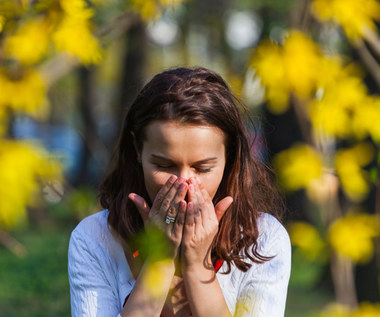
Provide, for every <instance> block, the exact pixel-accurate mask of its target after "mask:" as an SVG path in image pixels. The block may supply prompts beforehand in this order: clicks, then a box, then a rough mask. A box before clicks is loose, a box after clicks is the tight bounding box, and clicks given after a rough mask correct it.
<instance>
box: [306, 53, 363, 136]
mask: <svg viewBox="0 0 380 317" xmlns="http://www.w3.org/2000/svg"><path fill="white" fill-rule="evenodd" d="M322 66H323V68H322V69H321V73H323V74H327V77H326V75H321V76H320V78H319V80H320V84H321V85H323V86H322V87H323V88H322V89H321V91H320V92H321V96H320V97H319V98H318V99H315V100H314V101H313V102H312V103H311V112H310V117H311V121H312V123H313V126H314V127H315V128H316V129H322V130H323V131H324V133H326V134H328V135H332V136H337V137H347V136H350V135H352V134H353V133H354V131H353V126H352V117H353V115H355V114H356V113H357V112H360V111H361V108H362V105H363V103H365V102H366V100H367V99H368V96H367V89H366V86H365V85H364V84H363V82H362V79H361V78H360V77H358V76H355V75H354V74H352V73H351V72H352V71H351V69H349V68H347V69H344V68H343V67H341V66H340V65H339V62H338V61H333V60H330V61H328V62H327V61H326V62H325V63H324V65H322ZM327 69H330V71H327ZM325 70H326V71H325ZM328 78H329V79H328Z"/></svg>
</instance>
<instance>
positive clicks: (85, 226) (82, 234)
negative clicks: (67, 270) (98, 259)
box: [69, 210, 120, 258]
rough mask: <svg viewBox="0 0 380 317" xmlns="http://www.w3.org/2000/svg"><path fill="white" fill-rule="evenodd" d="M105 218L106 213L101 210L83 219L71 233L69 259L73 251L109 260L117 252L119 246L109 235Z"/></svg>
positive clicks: (109, 231)
mask: <svg viewBox="0 0 380 317" xmlns="http://www.w3.org/2000/svg"><path fill="white" fill-rule="evenodd" d="M107 217H108V211H107V210H103V211H100V212H97V213H95V214H93V215H90V216H88V217H86V218H84V219H83V220H82V221H81V222H80V223H79V224H78V225H77V226H76V228H75V229H74V230H73V232H72V233H71V238H70V245H69V257H70V256H71V255H74V254H73V253H75V252H72V251H74V250H75V249H77V250H79V251H86V252H88V253H90V254H92V255H95V254H97V255H102V256H106V257H111V258H112V255H113V254H114V253H115V252H119V249H120V245H119V244H118V243H117V242H116V240H115V239H114V237H113V235H112V234H111V230H110V228H109V226H108V223H107ZM73 246H76V248H74V247H73ZM115 249H116V250H115ZM113 250H115V252H113Z"/></svg>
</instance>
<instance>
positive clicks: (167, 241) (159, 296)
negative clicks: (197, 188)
mask: <svg viewBox="0 0 380 317" xmlns="http://www.w3.org/2000/svg"><path fill="white" fill-rule="evenodd" d="M186 193H187V184H186V182H185V180H184V179H181V178H179V179H177V178H176V177H175V176H172V177H170V178H169V180H168V181H167V182H166V184H165V185H164V186H163V187H162V188H161V190H160V191H159V192H158V194H157V196H156V198H155V200H154V202H153V206H152V208H151V209H149V207H148V205H147V204H146V202H145V200H144V199H143V198H142V197H140V196H138V195H136V194H130V195H129V197H130V199H131V200H132V201H133V202H134V203H135V205H136V207H137V208H138V210H139V212H140V214H141V216H142V218H143V220H144V223H145V230H146V232H149V230H151V229H150V228H153V230H159V231H160V232H163V233H164V235H159V236H158V237H159V238H161V241H156V240H155V241H149V243H157V244H161V245H164V246H165V249H166V250H167V254H166V255H165V257H164V258H162V257H160V255H159V254H158V257H157V254H148V256H147V259H146V261H145V263H144V265H143V267H142V269H141V271H140V274H139V276H138V278H137V280H136V283H135V286H134V288H133V290H132V292H131V294H130V297H129V299H128V302H127V304H126V305H125V307H124V308H123V310H122V312H121V316H122V317H124V316H128V317H134V316H136V317H137V316H141V317H148V316H159V315H160V313H161V311H162V309H163V307H164V304H165V300H166V297H167V295H168V293H169V289H170V286H171V283H172V280H173V277H174V273H175V259H176V257H177V254H178V249H179V245H180V243H181V240H182V231H183V224H184V221H185V211H186V202H185V201H184V198H185V196H186ZM167 215H169V216H171V217H173V218H175V222H174V223H169V224H167V223H165V217H166V216H167ZM153 249H154V248H153ZM141 251H143V250H141Z"/></svg>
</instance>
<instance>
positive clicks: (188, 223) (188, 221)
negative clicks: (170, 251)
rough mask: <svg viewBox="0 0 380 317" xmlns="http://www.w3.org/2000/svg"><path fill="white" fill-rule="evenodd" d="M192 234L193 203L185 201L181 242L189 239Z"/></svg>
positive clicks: (191, 237)
mask: <svg viewBox="0 0 380 317" xmlns="http://www.w3.org/2000/svg"><path fill="white" fill-rule="evenodd" d="M193 236H194V203H193V202H192V201H190V202H188V203H187V208H186V214H185V225H184V227H183V234H182V242H183V241H191V240H192V239H193Z"/></svg>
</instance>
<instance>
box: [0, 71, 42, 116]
mask: <svg viewBox="0 0 380 317" xmlns="http://www.w3.org/2000/svg"><path fill="white" fill-rule="evenodd" d="M0 91H1V94H0V107H10V108H12V109H14V110H20V111H24V112H26V113H29V114H31V115H33V116H38V115H40V114H41V110H45V109H44V107H46V105H47V101H46V87H45V82H44V80H43V78H42V77H41V76H40V74H39V73H37V72H36V71H33V70H29V71H25V73H24V74H23V76H22V77H21V78H19V79H17V80H11V79H9V78H8V77H7V76H6V75H5V74H4V73H1V72H0Z"/></svg>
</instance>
